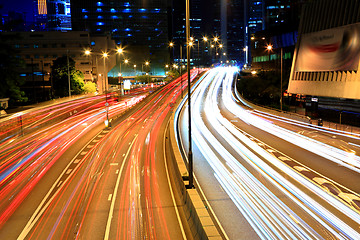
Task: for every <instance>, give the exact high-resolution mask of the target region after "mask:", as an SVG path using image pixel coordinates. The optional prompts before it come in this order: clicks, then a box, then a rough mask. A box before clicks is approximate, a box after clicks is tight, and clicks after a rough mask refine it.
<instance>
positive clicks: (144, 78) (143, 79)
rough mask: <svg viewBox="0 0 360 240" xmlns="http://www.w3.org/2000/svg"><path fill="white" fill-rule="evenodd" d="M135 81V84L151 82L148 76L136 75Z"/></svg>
mask: <svg viewBox="0 0 360 240" xmlns="http://www.w3.org/2000/svg"><path fill="white" fill-rule="evenodd" d="M135 79H136V81H137V82H142V83H149V82H151V76H149V75H138V76H136V78H135Z"/></svg>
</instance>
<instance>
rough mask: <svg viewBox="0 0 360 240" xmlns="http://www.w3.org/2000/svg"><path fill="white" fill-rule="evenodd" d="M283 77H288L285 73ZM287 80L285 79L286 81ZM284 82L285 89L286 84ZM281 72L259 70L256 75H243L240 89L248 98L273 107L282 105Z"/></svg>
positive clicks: (239, 84) (238, 86)
mask: <svg viewBox="0 0 360 240" xmlns="http://www.w3.org/2000/svg"><path fill="white" fill-rule="evenodd" d="M283 79H288V73H285V74H284V76H283ZM285 82H287V81H284V83H285ZM284 83H283V90H284V89H286V84H284ZM280 85H281V81H280V73H279V72H275V71H269V72H259V73H258V74H256V75H242V76H241V77H240V80H239V82H238V84H237V88H238V91H239V92H240V93H241V94H242V95H243V96H244V97H245V98H247V99H248V100H250V101H253V102H255V103H257V104H261V105H267V106H272V107H278V106H280Z"/></svg>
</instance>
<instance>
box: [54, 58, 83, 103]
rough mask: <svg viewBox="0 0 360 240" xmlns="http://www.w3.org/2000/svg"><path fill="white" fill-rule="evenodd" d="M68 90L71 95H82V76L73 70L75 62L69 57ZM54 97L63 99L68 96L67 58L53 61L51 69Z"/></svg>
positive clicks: (79, 72)
mask: <svg viewBox="0 0 360 240" xmlns="http://www.w3.org/2000/svg"><path fill="white" fill-rule="evenodd" d="M69 72H70V90H71V93H72V94H81V93H84V75H83V73H82V72H81V71H79V70H76V69H75V61H74V60H73V59H72V58H70V57H69ZM51 75H52V78H53V86H54V93H55V96H58V97H65V96H68V95H69V80H68V64H67V56H64V57H59V58H57V59H56V60H55V61H53V66H52V67H51Z"/></svg>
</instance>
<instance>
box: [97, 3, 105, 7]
mask: <svg viewBox="0 0 360 240" xmlns="http://www.w3.org/2000/svg"><path fill="white" fill-rule="evenodd" d="M96 5H97V6H99V7H101V6H104V4H103V3H102V2H97V4H96Z"/></svg>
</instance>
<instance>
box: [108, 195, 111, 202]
mask: <svg viewBox="0 0 360 240" xmlns="http://www.w3.org/2000/svg"><path fill="white" fill-rule="evenodd" d="M111 197H112V193H110V194H109V197H108V201H111Z"/></svg>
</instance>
